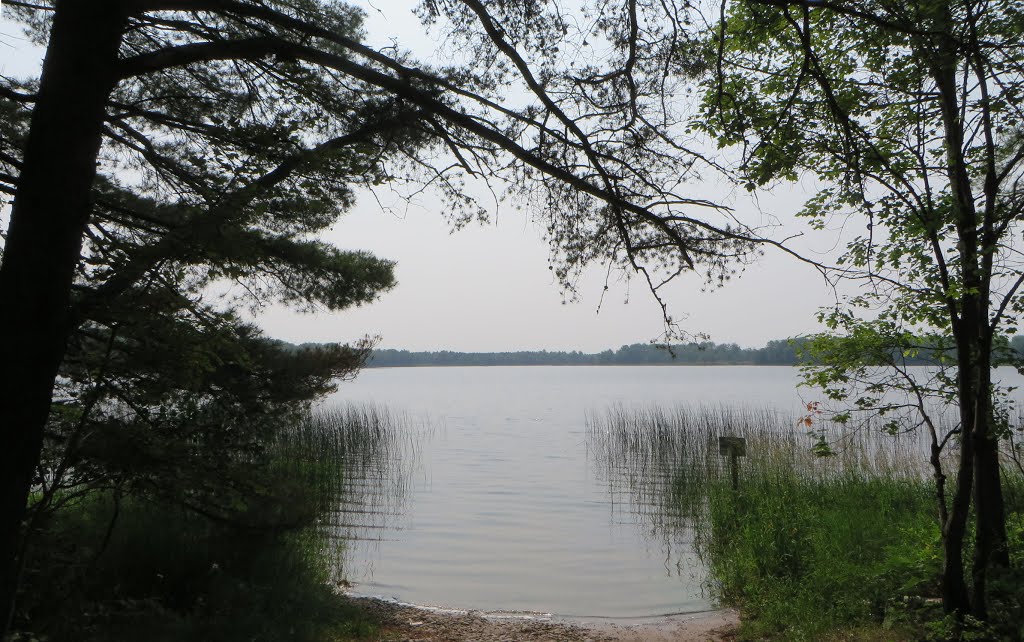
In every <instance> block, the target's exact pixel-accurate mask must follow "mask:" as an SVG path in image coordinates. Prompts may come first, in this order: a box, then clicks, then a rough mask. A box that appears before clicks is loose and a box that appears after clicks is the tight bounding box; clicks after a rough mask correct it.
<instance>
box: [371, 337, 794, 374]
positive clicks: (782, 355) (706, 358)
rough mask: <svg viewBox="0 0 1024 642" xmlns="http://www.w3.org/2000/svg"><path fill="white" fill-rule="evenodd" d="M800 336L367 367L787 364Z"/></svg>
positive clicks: (392, 359) (404, 360)
mask: <svg viewBox="0 0 1024 642" xmlns="http://www.w3.org/2000/svg"><path fill="white" fill-rule="evenodd" d="M802 341H804V340H803V339H793V340H792V341H789V340H776V341H769V342H768V344H767V345H766V346H765V347H763V348H741V347H740V346H738V345H736V344H735V343H722V344H718V343H713V342H710V341H707V342H704V343H688V344H681V345H674V346H672V348H671V350H669V349H668V348H666V347H665V346H657V345H651V344H646V343H635V344H633V345H628V346H622V347H621V348H619V349H618V350H605V351H604V352H597V353H586V352H579V351H573V352H549V351H547V350H540V351H531V352H452V351H450V350H440V351H437V352H410V351H408V350H390V349H384V350H374V351H373V356H372V357H371V358H370V361H369V362H368V363H367V364H366V365H367V367H369V368H397V367H408V366H636V365H667V366H670V365H680V366H683V365H708V366H711V365H723V366H724V365H737V366H738V365H758V366H791V365H795V364H796V363H797V344H799V343H800V342H802Z"/></svg>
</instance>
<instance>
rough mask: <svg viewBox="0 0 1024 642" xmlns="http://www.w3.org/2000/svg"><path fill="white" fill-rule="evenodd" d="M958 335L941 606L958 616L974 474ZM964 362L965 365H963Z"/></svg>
mask: <svg viewBox="0 0 1024 642" xmlns="http://www.w3.org/2000/svg"><path fill="white" fill-rule="evenodd" d="M954 332H955V333H956V334H957V335H958V336H957V362H958V364H959V371H958V375H957V378H958V386H959V397H960V402H961V405H960V426H961V433H960V461H959V465H958V466H957V478H956V487H955V490H954V493H953V499H952V501H951V502H950V506H949V516H948V518H947V519H946V522H945V523H944V524H943V525H942V546H943V563H942V607H943V609H944V610H945V612H946V613H950V614H955V615H957V616H958V617H962V616H963V615H965V614H967V613H969V612H970V598H969V596H968V593H967V582H966V580H965V578H964V539H965V535H966V533H967V517H968V515H969V514H970V510H971V491H972V488H973V485H974V484H973V482H974V475H973V474H972V471H973V467H974V421H975V414H974V408H973V407H972V406H971V405H969V404H967V403H965V402H966V401H967V400H968V399H970V398H972V394H971V389H972V386H971V383H970V379H971V370H972V368H970V367H969V364H970V361H971V359H970V353H969V350H967V349H966V348H965V346H964V342H963V341H962V340H961V337H960V333H962V332H963V328H962V327H958V328H956V329H955V330H954ZM965 364H968V366H967V367H965Z"/></svg>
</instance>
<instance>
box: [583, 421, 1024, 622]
mask: <svg viewBox="0 0 1024 642" xmlns="http://www.w3.org/2000/svg"><path fill="white" fill-rule="evenodd" d="M813 430H814V432H813V434H811V433H809V432H808V430H807V429H806V427H803V424H802V422H798V418H797V417H791V416H785V415H781V414H779V413H777V412H775V411H773V410H770V409H753V408H744V407H729V406H701V407H687V406H680V407H676V408H670V409H666V408H659V407H646V408H639V409H627V408H624V407H621V406H619V407H614V408H611V409H610V410H608V411H607V412H606V413H605V414H603V415H600V416H597V417H592V418H591V419H590V421H589V428H588V444H589V447H590V450H591V452H592V454H593V457H594V458H595V460H596V461H597V462H598V463H599V465H600V466H601V468H602V469H603V470H604V471H605V474H606V476H607V478H608V481H609V485H610V487H611V488H612V489H613V491H619V492H625V493H627V494H628V495H629V497H630V501H631V502H632V504H633V507H634V510H636V511H637V512H638V513H640V514H641V515H642V516H643V517H644V519H646V520H648V522H649V523H651V524H652V525H653V526H654V527H655V529H656V530H659V529H660V531H661V532H662V533H663V534H664V536H666V537H668V536H670V534H671V533H673V532H677V533H678V532H680V531H685V532H687V533H688V534H689V536H690V537H693V538H694V540H695V541H696V546H697V549H698V551H697V552H698V554H699V556H700V557H701V558H702V559H703V560H704V563H705V564H706V567H707V571H708V582H709V588H710V589H711V590H712V591H713V593H714V595H715V596H716V597H717V598H719V599H720V600H721V601H722V602H725V603H733V604H739V605H741V606H742V607H743V610H744V624H743V629H742V635H743V636H744V637H746V638H748V639H766V638H775V639H786V640H819V639H829V638H831V637H834V638H836V639H840V638H841V639H849V637H853V638H855V639H857V638H858V636H861V637H864V638H865V639H918V638H924V637H927V636H929V635H932V634H934V635H935V636H936V637H937V638H941V636H942V631H943V630H942V628H941V626H940V624H941V623H940V622H939V620H941V614H940V613H938V607H937V603H936V600H935V599H934V598H936V597H937V595H938V592H937V589H938V578H939V573H940V570H941V569H940V565H941V559H942V557H941V547H940V532H939V525H938V519H937V514H938V508H937V500H936V497H935V490H934V486H933V483H932V481H931V475H932V470H931V467H930V465H929V464H928V457H927V453H928V448H927V443H926V442H925V441H924V439H925V437H924V436H923V435H921V436H919V435H916V434H903V435H899V436H896V437H893V436H890V435H888V434H884V433H883V432H882V431H881V429H880V426H878V425H871V424H870V423H862V424H860V425H859V426H858V427H857V428H856V429H853V428H850V427H848V426H845V425H837V424H828V423H822V422H815V423H814V424H813ZM720 436H739V437H744V438H745V439H746V456H745V457H742V458H740V459H739V460H738V464H739V471H738V487H737V488H736V489H734V488H733V487H732V475H731V471H730V469H729V467H730V464H731V462H730V458H729V457H724V456H722V455H721V454H720V453H719V445H718V438H719V437H720ZM821 438H824V439H825V440H827V441H828V442H829V443H830V444H832V445H833V455H832V456H827V457H821V456H818V455H816V454H815V452H814V446H815V445H816V444H817V443H819V440H820V439H821ZM953 454H954V453H950V455H953ZM949 465H950V463H947V466H949ZM1006 487H1007V497H1008V498H1017V497H1020V492H1021V490H1022V489H1024V483H1022V477H1021V475H1019V474H1016V473H1014V472H1013V471H1010V470H1009V469H1008V470H1007V477H1006ZM1009 506H1010V510H1011V515H1010V519H1011V531H1012V533H1011V534H1012V535H1013V536H1014V537H1017V538H1018V539H1021V537H1020V535H1019V531H1021V530H1024V529H1020V528H1016V527H1014V526H1013V525H1014V524H1019V523H1021V522H1024V520H1021V511H1022V509H1024V507H1022V506H1021V505H1020V503H1019V502H1016V501H1015V500H1013V499H1010V501H1009ZM1021 544H1024V542H1020V541H1017V542H1016V543H1015V546H1017V547H1018V548H1017V550H1019V546H1020V545H1021ZM1019 566H1020V564H1019V560H1018V567H1019ZM1021 577H1024V575H1021ZM1022 597H1024V596H1022V595H1021V589H1020V587H1019V586H1018V587H1016V588H1014V589H1011V590H1010V591H1008V592H1006V593H1004V594H1003V595H1002V596H1001V597H1000V599H1002V602H1001V603H1002V604H1004V605H1005V608H1004V609H1003V613H1001V616H1006V617H1003V622H1002V623H1000V622H996V623H994V625H993V626H994V627H995V628H994V629H990V630H989V632H990V633H991V632H992V631H996V630H997V629H998V630H999V631H1002V632H1003V633H1005V630H1009V629H1006V626H1004V625H1005V624H1006V623H1007V622H1014V621H1016V622H1018V623H1019V622H1020V621H1022V620H1024V610H1022V608H1021V602H1022V599H1021V598H1022ZM1014 618H1016V620H1015V619H1014ZM1001 626H1002V627H1003V628H1002V629H999V627H1001ZM1007 626H1010V629H1012V626H1013V625H1007ZM1017 626H1019V624H1018V625H1017ZM929 627H931V628H929ZM1003 633H1000V635H1002V634H1003ZM1009 639H1013V638H1012V635H1011V636H1010V638H1009Z"/></svg>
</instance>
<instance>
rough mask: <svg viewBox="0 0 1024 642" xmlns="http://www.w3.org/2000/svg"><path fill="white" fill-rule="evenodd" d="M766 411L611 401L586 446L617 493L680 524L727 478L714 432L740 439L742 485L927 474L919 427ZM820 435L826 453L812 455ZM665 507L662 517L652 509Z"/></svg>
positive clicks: (590, 427) (726, 461) (591, 427)
mask: <svg viewBox="0 0 1024 642" xmlns="http://www.w3.org/2000/svg"><path fill="white" fill-rule="evenodd" d="M800 419H802V418H798V417H796V416H791V415H784V414H782V413H780V412H778V411H776V410H774V409H771V408H753V407H747V406H727V405H717V406H709V405H698V406H687V405H680V406H676V407H670V408H666V407H662V406H645V407H638V408H629V407H625V406H621V405H618V406H613V407H611V408H609V409H608V410H607V411H605V412H604V413H603V414H600V415H597V416H591V417H589V418H588V421H587V444H588V450H589V454H590V456H591V457H593V459H594V461H595V462H596V463H597V465H598V468H599V470H601V471H602V473H603V475H604V477H605V478H606V480H607V481H608V483H609V484H610V485H611V486H612V487H613V488H614V489H615V492H622V491H626V492H628V493H629V495H630V497H631V500H632V501H633V503H634V505H635V506H636V508H637V509H638V510H640V511H641V512H646V513H651V512H652V511H651V509H654V511H653V512H654V514H655V516H656V517H661V518H665V521H666V523H673V522H679V521H680V520H681V521H683V522H685V521H686V520H687V519H690V518H693V517H695V516H697V515H698V514H699V513H700V511H701V510H702V507H703V506H705V505H706V500H707V497H708V493H709V492H710V490H711V488H713V487H715V486H717V485H719V484H725V483H731V476H732V471H731V469H730V466H731V464H732V462H731V460H730V458H729V457H727V456H723V455H722V454H720V450H719V437H727V436H732V437H741V438H743V439H745V440H746V454H745V456H743V457H740V458H738V459H737V465H738V478H739V483H740V484H741V485H742V484H748V483H752V482H753V480H755V479H757V480H761V481H762V482H763V481H764V480H766V479H768V478H772V477H779V476H782V477H786V478H788V477H790V476H794V475H795V476H797V477H799V478H802V479H807V480H825V479H836V478H840V477H842V478H854V477H857V478H865V477H871V478H887V479H913V480H920V479H924V478H926V477H928V476H930V475H931V474H932V470H931V467H930V465H929V463H928V443H927V442H926V440H925V436H924V435H923V434H921V433H906V434H900V435H896V436H891V435H888V434H883V433H882V431H881V429H880V425H879V424H878V422H870V421H862V422H859V423H858V424H856V425H851V424H837V423H833V422H828V421H821V420H815V421H814V422H813V424H812V427H811V429H809V428H808V427H807V426H806V425H805V424H804V423H803V422H802V421H801V420H800ZM822 439H824V440H825V441H826V442H827V443H828V444H829V445H830V446H831V449H832V454H831V455H830V456H820V455H817V454H815V451H814V446H815V445H816V444H817V443H819V441H820V440H822ZM658 511H661V513H660V514H657V513H658Z"/></svg>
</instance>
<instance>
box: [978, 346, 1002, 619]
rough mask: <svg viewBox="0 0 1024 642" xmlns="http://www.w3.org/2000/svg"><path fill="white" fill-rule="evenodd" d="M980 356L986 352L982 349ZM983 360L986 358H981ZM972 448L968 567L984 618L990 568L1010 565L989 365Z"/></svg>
mask: <svg viewBox="0 0 1024 642" xmlns="http://www.w3.org/2000/svg"><path fill="white" fill-rule="evenodd" d="M982 354H983V355H988V354H990V350H984V351H983V352H982ZM983 361H987V360H986V359H983ZM982 365H983V369H982V371H981V376H982V381H981V384H982V386H983V387H982V389H981V390H980V391H979V392H980V394H979V398H978V402H979V404H978V410H977V415H978V425H977V428H976V430H975V433H976V437H975V448H974V510H975V547H974V559H973V570H972V574H971V575H972V578H971V579H972V582H973V588H974V599H973V610H972V613H973V615H974V617H976V618H978V619H979V620H987V619H988V600H987V597H988V596H987V581H986V580H987V578H988V571H989V570H990V569H992V568H1006V567H1008V566H1009V565H1010V554H1009V549H1008V546H1007V540H1006V510H1005V507H1004V504H1003V487H1002V480H1001V479H1000V470H999V436H998V435H996V434H994V433H993V430H994V428H995V426H994V413H993V408H992V395H991V392H990V390H991V379H992V376H991V367H990V364H988V363H987V362H986V363H983V364H982Z"/></svg>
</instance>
